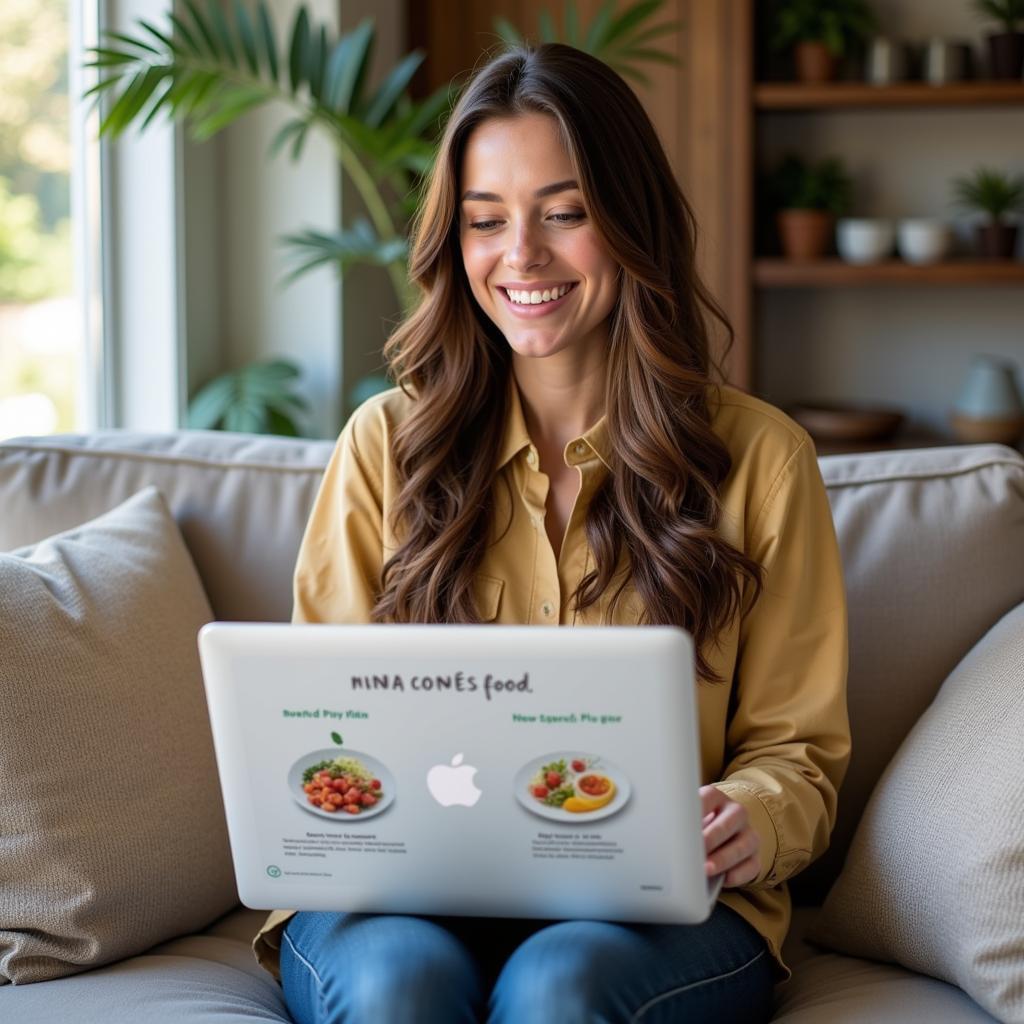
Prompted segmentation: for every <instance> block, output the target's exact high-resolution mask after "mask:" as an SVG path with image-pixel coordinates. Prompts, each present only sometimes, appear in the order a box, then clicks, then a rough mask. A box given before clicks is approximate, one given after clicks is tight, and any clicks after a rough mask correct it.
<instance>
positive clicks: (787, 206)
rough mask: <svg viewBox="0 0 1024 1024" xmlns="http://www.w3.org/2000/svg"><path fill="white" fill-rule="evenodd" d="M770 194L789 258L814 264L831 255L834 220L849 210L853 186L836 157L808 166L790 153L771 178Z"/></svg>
mask: <svg viewBox="0 0 1024 1024" xmlns="http://www.w3.org/2000/svg"><path fill="white" fill-rule="evenodd" d="M767 192H768V196H769V200H770V202H771V204H772V207H773V209H775V211H776V215H775V222H776V226H777V227H778V231H779V239H780V242H781V244H782V251H783V253H784V255H785V256H786V258H787V259H790V260H815V259H820V258H821V257H822V256H824V255H825V253H826V252H827V251H828V248H829V243H830V242H831V240H832V235H833V229H834V226H835V219H836V218H837V217H842V216H843V215H844V214H845V213H846V212H847V211H848V210H849V209H850V205H851V197H852V193H853V184H852V182H851V181H850V178H849V176H848V175H847V174H846V171H845V169H844V167H843V163H842V161H841V160H839V159H838V158H837V157H828V158H827V159H825V160H822V161H820V162H818V163H808V162H807V161H805V160H803V159H802V158H801V157H799V156H797V155H796V154H793V153H790V154H788V155H787V156H786V157H784V158H783V160H782V161H781V163H780V164H779V165H778V166H777V167H776V168H775V170H774V171H772V172H771V174H770V175H769V177H768V182H767Z"/></svg>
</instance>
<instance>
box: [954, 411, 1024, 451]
mask: <svg viewBox="0 0 1024 1024" xmlns="http://www.w3.org/2000/svg"><path fill="white" fill-rule="evenodd" d="M949 423H950V426H951V427H952V428H953V433H954V434H955V435H956V438H957V440H959V441H962V442H963V443H964V444H1006V445H1009V446H1010V447H1011V448H1013V447H1014V446H1015V445H1016V444H1017V442H1018V441H1019V440H1020V438H1021V435H1022V434H1024V416H993V417H990V418H988V419H976V418H975V417H973V416H964V415H962V414H960V413H956V412H952V413H950V414H949Z"/></svg>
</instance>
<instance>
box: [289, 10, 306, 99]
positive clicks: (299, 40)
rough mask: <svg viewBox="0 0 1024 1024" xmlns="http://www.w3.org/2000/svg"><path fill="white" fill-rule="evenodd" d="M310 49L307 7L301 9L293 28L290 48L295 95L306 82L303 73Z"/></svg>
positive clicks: (291, 73)
mask: <svg viewBox="0 0 1024 1024" xmlns="http://www.w3.org/2000/svg"><path fill="white" fill-rule="evenodd" d="M309 49H310V41H309V15H308V14H307V13H306V8H305V7H300V8H299V13H298V16H297V17H296V19H295V24H294V25H293V26H292V41H291V45H290V46H289V47H288V77H289V80H290V82H291V86H292V92H293V93H295V92H298V91H299V86H300V85H302V83H303V81H304V80H305V77H304V74H303V72H304V70H305V67H306V61H307V54H308V52H309Z"/></svg>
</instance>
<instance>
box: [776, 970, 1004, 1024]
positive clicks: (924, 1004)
mask: <svg viewBox="0 0 1024 1024" xmlns="http://www.w3.org/2000/svg"><path fill="white" fill-rule="evenodd" d="M772 1024H999V1022H998V1021H997V1020H996V1018H995V1017H993V1016H992V1015H991V1014H989V1013H986V1012H985V1011H984V1010H983V1009H982V1008H981V1007H980V1006H979V1005H978V1004H977V1003H975V1002H974V1001H973V1000H972V999H971V998H970V997H969V996H968V995H966V994H965V993H964V992H962V991H961V990H960V989H958V988H957V987H956V986H955V985H947V984H946V983H945V982H944V981H936V980H935V979H934V978H926V977H925V976H924V975H922V974H914V973H913V972H911V971H907V970H904V969H903V968H902V967H893V966H890V965H888V964H876V963H871V962H869V961H867V960H858V959H857V958H855V957H850V956H837V955H836V954H834V953H822V954H820V955H818V956H816V957H814V958H813V959H811V960H808V961H806V962H804V963H802V964H801V965H800V967H799V968H798V969H797V971H796V974H795V975H794V976H793V978H792V980H791V981H789V982H788V983H787V984H785V985H783V986H782V987H781V988H779V989H778V990H777V996H776V1003H775V1016H774V1017H772Z"/></svg>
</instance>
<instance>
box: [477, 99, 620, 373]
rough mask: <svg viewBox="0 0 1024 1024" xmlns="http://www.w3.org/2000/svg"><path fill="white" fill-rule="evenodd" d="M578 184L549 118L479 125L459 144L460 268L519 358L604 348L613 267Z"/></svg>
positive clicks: (614, 287)
mask: <svg viewBox="0 0 1024 1024" xmlns="http://www.w3.org/2000/svg"><path fill="white" fill-rule="evenodd" d="M575 178H576V175H575V172H574V171H573V167H572V162H571V160H570V159H569V154H568V153H567V152H566V151H565V149H564V148H563V146H562V141H561V138H560V137H559V134H558V127H557V123H556V122H555V119H554V118H553V117H550V116H549V115H547V114H524V115H521V116H518V117H510V118H500V119H497V118H496V119H493V120H490V121H484V122H483V123H482V124H480V125H478V126H477V127H476V128H475V129H474V130H473V132H472V133H471V134H470V136H469V139H468V141H467V143H466V149H465V153H464V156H463V160H462V168H461V188H462V194H461V196H460V197H459V199H460V200H461V203H460V206H461V209H460V216H459V237H460V239H461V244H462V261H463V265H464V266H465V268H466V276H467V278H468V279H469V285H470V288H471V289H472V291H473V296H474V298H475V299H476V301H477V302H478V303H479V304H480V308H481V309H482V310H483V311H484V313H486V314H487V316H488V317H489V318H490V319H491V320H492V321H493V322H494V323H495V325H496V326H497V327H498V329H499V330H500V331H501V333H502V334H503V335H504V336H505V338H506V340H507V341H508V343H509V345H510V346H511V347H512V350H513V351H514V352H515V353H517V354H518V355H521V356H534V357H542V356H549V355H553V354H554V353H556V352H561V351H563V350H566V349H570V348H571V349H574V350H576V351H577V352H578V353H579V354H580V355H582V354H583V353H584V351H585V350H589V349H590V348H592V347H595V346H600V347H601V348H602V349H603V348H604V347H605V346H606V345H607V343H608V317H609V315H610V313H611V311H612V308H613V307H614V305H615V300H616V299H617V298H618V294H619V285H618V272H619V267H618V264H617V263H616V262H615V261H614V260H613V259H612V258H611V256H610V255H609V253H608V251H607V250H606V249H605V246H604V243H603V242H602V241H601V239H600V238H599V237H598V234H597V231H596V229H595V228H594V226H593V224H592V223H591V221H590V219H589V217H588V215H587V210H586V207H585V206H584V203H583V193H582V192H581V191H580V190H579V188H578V185H577V182H576V180H575Z"/></svg>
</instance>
